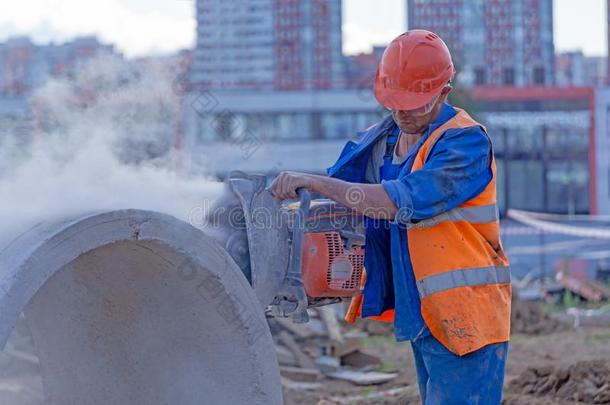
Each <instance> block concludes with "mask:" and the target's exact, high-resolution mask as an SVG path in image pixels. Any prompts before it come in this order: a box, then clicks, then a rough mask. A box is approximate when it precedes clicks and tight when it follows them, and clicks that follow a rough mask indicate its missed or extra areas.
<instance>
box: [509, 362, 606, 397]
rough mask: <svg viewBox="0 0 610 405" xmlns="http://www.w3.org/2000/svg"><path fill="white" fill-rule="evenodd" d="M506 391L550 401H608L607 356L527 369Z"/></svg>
mask: <svg viewBox="0 0 610 405" xmlns="http://www.w3.org/2000/svg"><path fill="white" fill-rule="evenodd" d="M508 391H510V392H511V393H515V394H526V395H531V396H534V397H548V398H549V399H553V401H555V402H552V403H558V402H559V401H575V402H578V403H586V404H610V359H605V360H594V361H580V362H578V363H576V364H574V365H572V366H570V367H568V368H567V369H566V368H563V369H557V368H555V367H552V366H545V367H534V368H530V369H528V370H527V371H525V372H523V373H522V374H521V375H520V376H519V377H517V378H516V379H514V380H513V381H511V382H510V383H509V384H508ZM510 403H517V402H515V401H514V400H512V402H510ZM530 403H531V402H530ZM549 403H551V402H549Z"/></svg>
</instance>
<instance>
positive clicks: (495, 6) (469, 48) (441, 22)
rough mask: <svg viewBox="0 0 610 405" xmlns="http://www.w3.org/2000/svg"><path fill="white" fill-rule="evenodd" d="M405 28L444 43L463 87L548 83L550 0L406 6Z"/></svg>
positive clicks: (435, 1) (461, 0) (428, 1)
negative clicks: (420, 30) (425, 32)
mask: <svg viewBox="0 0 610 405" xmlns="http://www.w3.org/2000/svg"><path fill="white" fill-rule="evenodd" d="M407 26H408V27H409V29H414V28H423V29H428V30H431V31H434V32H436V33H437V34H439V35H440V36H441V37H442V38H443V39H444V40H445V42H446V43H447V45H448V46H449V48H450V49H451V51H452V53H453V55H454V59H455V62H456V66H457V69H458V73H459V74H460V77H459V79H460V81H461V83H462V84H464V85H466V86H482V85H505V86H518V87H525V86H539V85H546V86H548V85H552V84H553V83H554V45H553V1H552V0H407Z"/></svg>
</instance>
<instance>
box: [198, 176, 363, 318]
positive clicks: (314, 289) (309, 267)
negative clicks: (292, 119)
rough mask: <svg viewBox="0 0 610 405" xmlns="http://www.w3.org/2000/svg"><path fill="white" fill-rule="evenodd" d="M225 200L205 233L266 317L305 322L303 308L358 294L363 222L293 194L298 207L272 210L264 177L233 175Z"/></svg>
mask: <svg viewBox="0 0 610 405" xmlns="http://www.w3.org/2000/svg"><path fill="white" fill-rule="evenodd" d="M225 183H226V188H227V190H226V192H225V193H224V197H223V198H222V199H221V200H220V201H218V202H217V203H216V204H215V206H214V207H212V208H211V210H210V212H209V214H208V216H207V224H206V225H207V227H206V229H207V230H210V231H213V236H214V238H215V239H216V240H217V241H218V242H219V243H220V244H221V245H222V247H223V248H224V249H225V250H226V251H227V252H228V253H229V255H230V256H231V257H232V258H233V260H234V261H235V262H236V263H237V265H238V266H239V267H240V269H241V270H242V272H243V274H244V275H245V276H246V278H247V279H248V281H249V282H250V284H251V285H252V287H253V288H254V290H255V292H256V294H257V296H258V298H259V300H260V301H261V304H262V305H263V307H264V308H265V310H266V313H267V314H268V316H275V317H292V319H293V320H294V321H295V322H307V321H308V319H309V318H308V315H307V308H311V307H317V306H322V305H328V304H333V303H338V302H341V301H342V300H344V299H349V298H351V297H353V296H356V295H359V294H360V293H361V282H362V277H363V272H364V227H363V221H362V216H361V215H359V214H357V213H356V212H354V211H353V210H351V209H348V208H346V207H344V206H342V205H340V204H338V203H336V202H334V201H331V200H328V199H313V200H312V197H311V194H310V192H309V191H308V190H306V189H300V190H298V195H299V201H298V202H293V203H280V202H278V201H277V200H276V199H275V198H273V196H272V195H271V193H270V192H269V190H267V188H266V186H267V177H266V176H264V175H252V174H247V173H243V172H232V173H230V175H229V176H228V178H227V180H226V182H225Z"/></svg>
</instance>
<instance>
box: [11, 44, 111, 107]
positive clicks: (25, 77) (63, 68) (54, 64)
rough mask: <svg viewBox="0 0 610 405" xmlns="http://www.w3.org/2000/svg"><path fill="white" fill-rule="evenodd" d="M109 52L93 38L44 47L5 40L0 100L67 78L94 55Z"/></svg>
mask: <svg viewBox="0 0 610 405" xmlns="http://www.w3.org/2000/svg"><path fill="white" fill-rule="evenodd" d="M113 52H114V47H113V46H112V45H104V44H101V43H99V42H98V40H97V38H95V37H79V38H75V39H74V40H72V41H70V42H65V43H62V44H48V45H36V44H34V43H32V42H31V41H30V39H29V38H27V37H17V38H11V39H8V40H7V41H6V42H3V43H0V96H19V97H21V96H24V95H26V94H27V93H29V92H30V91H32V90H33V89H35V88H36V87H38V86H40V85H42V84H43V83H44V82H45V81H46V80H47V79H48V78H49V77H52V76H61V75H70V74H72V73H74V72H75V71H76V70H78V69H79V68H80V66H82V65H83V64H85V63H87V61H88V60H90V59H91V58H93V57H95V56H96V55H99V54H102V53H113Z"/></svg>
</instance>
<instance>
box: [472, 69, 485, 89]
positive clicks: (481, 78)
mask: <svg viewBox="0 0 610 405" xmlns="http://www.w3.org/2000/svg"><path fill="white" fill-rule="evenodd" d="M485 82H486V80H485V68H482V67H477V68H475V69H474V84H475V85H476V86H482V85H484V84H485Z"/></svg>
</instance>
